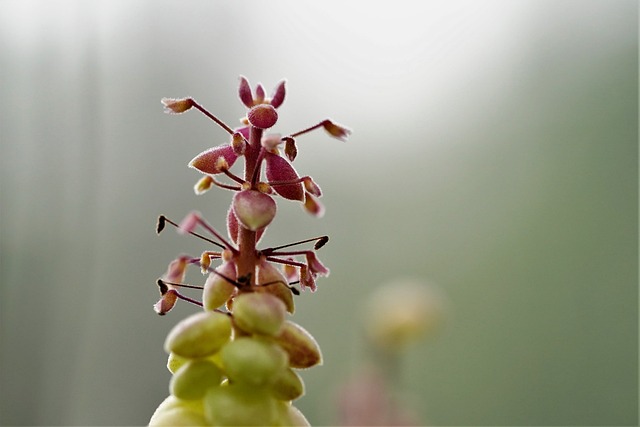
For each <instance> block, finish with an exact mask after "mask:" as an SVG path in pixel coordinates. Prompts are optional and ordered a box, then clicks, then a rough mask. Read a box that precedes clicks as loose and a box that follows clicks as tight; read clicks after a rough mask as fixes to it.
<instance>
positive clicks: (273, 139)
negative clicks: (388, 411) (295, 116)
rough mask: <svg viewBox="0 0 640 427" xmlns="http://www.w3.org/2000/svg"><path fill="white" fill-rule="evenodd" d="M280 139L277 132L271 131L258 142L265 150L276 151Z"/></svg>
mask: <svg viewBox="0 0 640 427" xmlns="http://www.w3.org/2000/svg"><path fill="white" fill-rule="evenodd" d="M281 142H282V141H281V139H280V134H279V133H273V134H271V135H267V136H265V137H264V138H262V141H260V144H261V145H262V146H263V147H264V148H265V149H266V150H267V151H270V152H274V151H275V152H276V153H277V150H278V145H280V143H281Z"/></svg>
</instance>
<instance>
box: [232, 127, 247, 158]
mask: <svg viewBox="0 0 640 427" xmlns="http://www.w3.org/2000/svg"><path fill="white" fill-rule="evenodd" d="M231 148H233V152H234V153H236V156H243V155H244V151H245V149H246V148H247V145H246V143H245V142H244V136H242V134H241V133H240V132H236V133H234V134H233V137H232V138H231Z"/></svg>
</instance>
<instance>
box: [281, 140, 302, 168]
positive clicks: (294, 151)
mask: <svg viewBox="0 0 640 427" xmlns="http://www.w3.org/2000/svg"><path fill="white" fill-rule="evenodd" d="M282 139H283V140H284V154H285V155H286V156H287V159H289V161H290V162H293V161H294V160H295V158H296V156H297V155H298V148H297V147H296V140H295V139H293V138H291V137H290V136H285V137H284V138H282Z"/></svg>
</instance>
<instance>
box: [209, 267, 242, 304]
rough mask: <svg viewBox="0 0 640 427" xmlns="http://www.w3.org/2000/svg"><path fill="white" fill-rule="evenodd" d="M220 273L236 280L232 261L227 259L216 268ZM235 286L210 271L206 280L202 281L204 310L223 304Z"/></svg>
mask: <svg viewBox="0 0 640 427" xmlns="http://www.w3.org/2000/svg"><path fill="white" fill-rule="evenodd" d="M216 271H217V272H219V273H220V274H222V275H224V276H225V277H228V278H229V279H231V280H236V265H235V264H234V263H233V262H232V261H227V262H225V263H223V264H222V265H220V266H219V267H217V268H216ZM235 290H236V287H235V286H234V285H233V284H231V283H229V281H228V280H227V279H225V278H224V277H222V276H220V275H218V274H216V273H210V274H209V277H207V281H206V282H205V283H204V290H203V291H202V305H203V307H204V309H205V310H215V309H217V308H218V307H220V306H221V305H223V304H224V303H225V302H227V300H228V299H229V298H231V296H232V295H233V293H234V291H235Z"/></svg>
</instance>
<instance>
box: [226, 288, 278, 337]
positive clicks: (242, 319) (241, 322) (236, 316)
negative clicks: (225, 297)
mask: <svg viewBox="0 0 640 427" xmlns="http://www.w3.org/2000/svg"><path fill="white" fill-rule="evenodd" d="M285 310H286V307H285V305H284V303H283V302H282V301H281V300H279V299H278V298H277V297H275V296H273V295H271V294H267V293H246V294H241V295H239V296H238V297H236V298H235V301H234V302H233V320H234V322H235V324H236V325H237V326H238V327H239V328H240V329H243V330H244V331H245V332H250V333H254V334H259V335H269V336H274V335H277V334H278V332H280V329H281V328H282V325H283V323H284V318H285Z"/></svg>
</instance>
